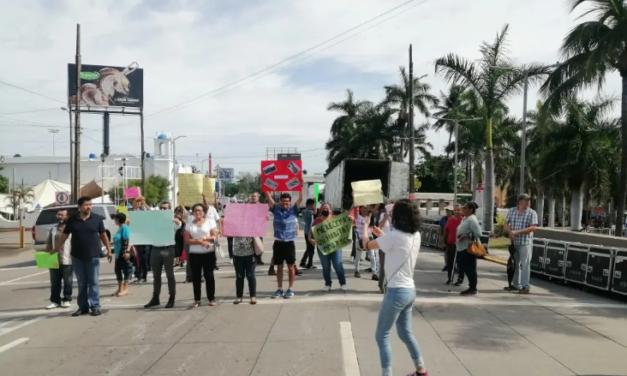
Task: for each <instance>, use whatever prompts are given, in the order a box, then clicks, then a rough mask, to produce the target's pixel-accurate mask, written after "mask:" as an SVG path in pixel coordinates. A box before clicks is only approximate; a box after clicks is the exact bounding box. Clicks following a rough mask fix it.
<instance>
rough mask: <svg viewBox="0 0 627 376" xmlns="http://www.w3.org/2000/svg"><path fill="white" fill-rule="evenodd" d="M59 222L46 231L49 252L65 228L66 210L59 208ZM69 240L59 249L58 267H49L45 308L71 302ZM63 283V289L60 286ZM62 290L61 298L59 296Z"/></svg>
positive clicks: (63, 305)
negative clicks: (48, 300)
mask: <svg viewBox="0 0 627 376" xmlns="http://www.w3.org/2000/svg"><path fill="white" fill-rule="evenodd" d="M57 220H58V221H59V224H57V225H54V226H53V227H52V228H51V229H50V232H48V239H47V240H46V251H47V252H51V251H52V250H53V249H54V248H55V245H56V243H57V242H58V241H59V237H60V236H61V234H62V233H63V229H64V228H65V222H66V221H67V210H65V209H61V210H59V211H58V212H57ZM70 252H71V246H70V242H65V245H64V246H63V249H62V250H60V251H59V268H58V269H50V303H51V304H50V305H49V306H47V307H46V309H53V308H59V307H63V308H69V307H70V303H71V302H72V256H71V255H70ZM61 285H63V289H62V288H61ZM61 290H63V298H61Z"/></svg>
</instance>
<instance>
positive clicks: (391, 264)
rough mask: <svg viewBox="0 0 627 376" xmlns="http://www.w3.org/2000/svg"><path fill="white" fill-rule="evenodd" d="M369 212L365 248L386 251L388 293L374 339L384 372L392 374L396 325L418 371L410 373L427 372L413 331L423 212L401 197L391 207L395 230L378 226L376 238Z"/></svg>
mask: <svg viewBox="0 0 627 376" xmlns="http://www.w3.org/2000/svg"><path fill="white" fill-rule="evenodd" d="M370 217H371V216H370V215H368V216H367V217H366V226H364V227H363V229H362V231H363V234H362V236H361V239H362V247H363V249H368V250H371V249H380V250H381V251H382V252H383V253H385V265H384V267H385V295H384V297H383V301H382V302H381V308H380V310H379V318H378V320H377V329H376V333H375V338H376V340H377V345H378V346H379V357H380V359H381V374H382V375H383V376H391V375H392V346H391V345H390V333H391V331H392V327H393V326H394V324H396V331H397V333H398V336H399V337H400V339H401V341H403V343H404V344H405V346H407V350H409V355H410V356H411V358H412V360H413V362H414V367H415V371H414V372H412V373H410V374H408V375H407V376H416V375H418V376H425V375H428V372H427V369H426V368H425V363H424V359H423V358H422V354H421V352H420V346H419V345H418V342H417V341H416V338H415V337H414V334H413V333H412V328H411V322H412V316H411V312H412V309H413V306H414V301H415V299H416V285H415V283H414V268H415V267H416V261H417V259H418V253H419V252H420V211H419V207H418V205H417V204H416V202H413V201H410V200H408V199H402V200H399V201H397V202H396V203H395V204H394V207H393V208H392V210H391V223H390V224H391V225H392V226H393V227H394V231H391V232H389V233H383V231H381V229H379V228H378V227H375V228H373V229H372V232H373V233H374V234H375V235H376V236H378V238H377V239H376V240H368V239H369V238H368V225H369V224H370Z"/></svg>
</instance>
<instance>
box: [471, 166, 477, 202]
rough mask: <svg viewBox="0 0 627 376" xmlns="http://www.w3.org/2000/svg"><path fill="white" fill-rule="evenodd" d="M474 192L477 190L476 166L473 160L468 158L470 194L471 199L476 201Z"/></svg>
mask: <svg viewBox="0 0 627 376" xmlns="http://www.w3.org/2000/svg"><path fill="white" fill-rule="evenodd" d="M476 192H477V166H475V161H474V160H473V159H471V160H470V193H471V194H472V200H473V201H477V197H476Z"/></svg>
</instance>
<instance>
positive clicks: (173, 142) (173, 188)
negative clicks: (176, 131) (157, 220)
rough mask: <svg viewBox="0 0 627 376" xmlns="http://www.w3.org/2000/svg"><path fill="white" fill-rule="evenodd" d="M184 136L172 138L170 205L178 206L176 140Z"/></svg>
mask: <svg viewBox="0 0 627 376" xmlns="http://www.w3.org/2000/svg"><path fill="white" fill-rule="evenodd" d="M183 137H185V136H178V137H176V138H173V139H172V207H173V208H176V207H177V206H178V197H177V196H176V177H177V175H178V170H177V169H176V140H178V139H179V138H183Z"/></svg>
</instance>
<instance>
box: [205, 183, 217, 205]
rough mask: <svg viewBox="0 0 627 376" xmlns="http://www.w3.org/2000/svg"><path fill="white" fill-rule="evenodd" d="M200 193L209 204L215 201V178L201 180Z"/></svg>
mask: <svg viewBox="0 0 627 376" xmlns="http://www.w3.org/2000/svg"><path fill="white" fill-rule="evenodd" d="M202 193H204V194H205V197H207V200H208V201H209V203H210V204H213V202H214V201H215V200H216V179H215V178H203V179H202Z"/></svg>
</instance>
